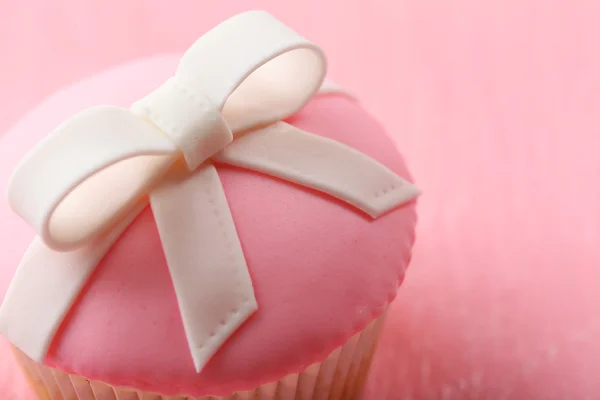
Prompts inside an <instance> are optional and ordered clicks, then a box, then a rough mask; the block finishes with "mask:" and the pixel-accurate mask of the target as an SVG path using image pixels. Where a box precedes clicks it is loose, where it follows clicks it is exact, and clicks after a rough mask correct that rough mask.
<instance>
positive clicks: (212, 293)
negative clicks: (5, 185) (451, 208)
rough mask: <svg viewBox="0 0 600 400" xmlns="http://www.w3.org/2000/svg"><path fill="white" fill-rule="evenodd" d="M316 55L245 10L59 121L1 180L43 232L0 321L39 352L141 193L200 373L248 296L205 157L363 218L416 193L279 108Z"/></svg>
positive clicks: (296, 99) (306, 86)
mask: <svg viewBox="0 0 600 400" xmlns="http://www.w3.org/2000/svg"><path fill="white" fill-rule="evenodd" d="M325 66H326V62H325V57H324V54H323V52H322V50H321V49H320V48H318V47H317V46H315V45H314V44H312V43H310V42H309V41H307V40H306V39H304V38H302V37H301V36H299V35H298V34H296V33H295V32H294V31H292V30H291V29H289V28H288V27H286V26H285V25H283V24H282V23H281V22H279V21H277V20H276V19H275V18H273V17H272V16H270V15H269V14H267V13H264V12H257V11H255V12H247V13H244V14H241V15H238V16H236V17H234V18H231V19H230V20H228V21H225V22H223V23H222V24H220V25H218V26H217V27H216V28H214V29H213V30H211V31H209V32H207V33H206V34H205V35H204V36H203V37H201V38H200V39H198V41H197V42H196V43H195V44H194V45H193V46H192V47H191V48H190V49H189V50H188V51H187V52H186V53H185V54H184V56H183V58H182V60H181V63H180V65H179V67H178V69H177V71H176V72H175V75H174V76H173V77H172V78H170V79H169V80H167V82H166V83H165V84H164V85H162V86H161V87H159V88H158V89H157V90H155V91H154V92H152V93H151V94H149V95H148V96H147V97H145V98H143V99H142V100H140V101H139V102H137V103H135V104H134V105H133V106H132V107H131V109H125V108H119V107H113V106H103V107H95V108H91V109H88V110H85V111H83V112H81V113H79V114H77V115H75V116H73V117H72V118H71V119H69V120H67V121H66V122H65V123H63V124H62V125H61V126H59V127H58V128H57V129H56V130H55V131H54V132H53V133H52V134H51V135H50V136H48V137H47V138H46V139H45V140H44V141H43V142H41V143H40V144H39V145H38V146H37V147H36V148H35V149H34V150H33V151H32V152H31V153H30V154H29V155H28V156H27V157H26V158H25V159H24V160H23V161H22V163H21V164H20V165H19V166H18V168H17V169H16V171H15V172H14V175H13V176H12V179H11V181H10V184H9V189H8V200H9V204H10V205H11V207H12V208H13V210H14V211H15V212H16V213H17V214H19V215H20V216H21V217H22V218H23V219H24V220H25V221H27V222H28V223H29V224H31V226H33V228H34V229H35V230H36V232H37V233H38V235H39V236H38V237H36V238H35V239H34V241H33V243H32V244H31V246H30V247H29V249H28V250H27V253H26V254H25V256H24V257H23V259H22V261H21V264H20V265H19V267H18V269H17V272H16V274H15V277H14V279H13V282H12V283H11V286H10V288H9V290H8V293H7V295H6V297H5V300H4V302H3V304H2V306H0V332H1V333H3V334H4V335H5V336H6V337H7V338H8V339H9V340H10V341H12V343H13V344H14V345H15V346H17V347H19V348H20V349H21V350H22V351H23V352H24V353H25V354H27V355H28V356H30V357H31V358H33V359H34V360H37V361H39V362H42V361H43V360H44V358H45V357H46V354H47V352H48V348H49V346H50V343H51V342H52V340H53V338H54V335H55V333H56V331H57V330H58V328H59V326H60V324H61V323H62V321H63V320H64V318H65V317H66V315H67V313H68V312H69V310H70V308H71V307H72V305H73V303H74V302H75V300H76V298H77V296H78V295H79V293H80V291H81V290H82V288H83V287H84V285H85V283H86V282H87V280H88V279H89V277H90V276H91V274H92V272H93V271H94V269H95V268H96V266H97V265H98V263H99V262H100V260H101V259H102V258H103V257H104V255H105V254H106V252H107V251H108V250H109V249H110V248H111V246H112V245H113V244H114V243H115V242H116V241H117V240H118V239H119V237H120V235H121V234H122V232H123V231H124V230H125V229H126V228H127V226H128V225H129V224H130V223H132V221H133V220H134V219H135V217H136V216H137V215H138V214H139V213H140V212H141V210H143V209H144V208H145V207H146V206H147V205H148V203H149V204H150V207H151V208H152V212H153V215H154V219H155V221H156V225H157V228H158V232H159V235H160V239H161V244H162V247H163V251H164V254H165V258H166V261H167V266H168V268H169V272H170V274H171V278H172V282H173V286H174V290H175V294H176V297H177V301H178V304H179V309H180V313H181V317H182V321H183V325H184V330H185V333H186V337H187V339H188V344H189V347H190V354H191V358H192V360H193V362H194V365H195V367H196V369H197V371H200V370H201V369H202V368H203V367H204V365H205V364H206V363H207V362H208V360H209V359H210V358H211V357H212V355H213V354H214V353H215V352H216V351H217V350H218V349H219V348H220V346H221V345H222V344H223V343H224V342H225V340H227V338H228V337H229V336H230V335H231V334H232V333H233V332H234V331H235V330H236V329H238V327H239V326H240V325H241V324H242V323H244V321H246V320H247V319H248V318H249V317H250V316H251V315H252V314H253V313H254V311H256V309H257V307H258V304H257V302H256V298H255V296H254V288H253V282H252V281H251V278H250V274H249V271H248V265H247V264H246V260H245V258H244V254H243V251H242V246H241V243H240V238H239V237H238V234H237V232H236V228H235V223H234V221H233V217H232V216H231V212H230V210H229V206H228V203H227V198H226V197H225V193H224V192H223V188H222V186H221V182H220V179H219V175H218V173H217V170H216V168H215V167H214V165H213V163H212V161H218V162H220V163H227V164H231V165H235V166H238V167H241V168H246V169H250V170H254V171H258V172H261V173H264V174H267V175H271V176H274V177H278V178H281V179H284V180H287V181H289V182H293V183H295V184H298V185H302V186H305V187H308V188H312V189H314V190H318V191H321V192H323V193H326V194H329V195H330V196H332V197H336V198H338V199H341V200H343V201H346V202H347V203H349V204H350V205H352V206H354V207H355V208H357V209H359V210H362V211H363V212H365V213H366V214H368V215H370V216H371V217H373V218H377V217H379V216H380V215H382V214H384V213H385V212H387V211H389V210H391V209H392V208H394V207H397V206H398V205H400V204H402V203H404V202H406V201H409V200H411V199H412V198H414V197H415V196H416V195H417V194H418V191H417V190H416V189H415V188H414V186H412V185H411V184H410V183H408V182H406V181H405V180H403V179H402V178H400V177H399V176H397V175H396V174H395V173H394V172H392V171H390V170H389V169H388V168H386V167H385V166H383V165H381V164H379V163H378V162H376V161H375V160H373V159H371V158H369V157H368V156H366V155H364V154H362V153H360V152H358V151H356V150H354V149H351V148H349V147H347V146H345V145H343V144H341V143H338V142H335V141H333V140H330V139H326V138H323V137H320V136H317V135H314V134H311V133H309V132H305V131H302V130H300V129H297V128H295V127H293V126H291V125H288V124H286V123H284V122H282V121H281V120H282V119H285V118H287V117H289V116H291V115H293V114H294V113H296V112H297V111H298V110H299V109H301V108H302V107H303V106H304V105H305V104H306V103H307V102H308V101H309V100H310V99H311V98H312V97H313V96H314V95H315V94H316V93H317V92H318V91H319V88H320V87H321V85H322V83H323V79H324V76H325ZM325 87H326V89H325V90H326V91H331V90H334V91H335V89H334V86H331V85H329V84H328V85H325ZM242 132H243V135H242V134H241V133H242ZM181 160H184V161H185V163H186V164H187V169H186V170H182V169H181V168H178V165H179V161H181ZM255 284H258V285H259V284H260V282H258V283H255ZM22 310H28V312H27V313H26V314H23V313H22V312H21V311H22Z"/></svg>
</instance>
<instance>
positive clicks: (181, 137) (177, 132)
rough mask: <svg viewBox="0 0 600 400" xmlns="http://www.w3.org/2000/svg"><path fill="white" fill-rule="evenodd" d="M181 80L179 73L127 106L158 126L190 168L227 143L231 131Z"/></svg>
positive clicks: (215, 108)
mask: <svg viewBox="0 0 600 400" xmlns="http://www.w3.org/2000/svg"><path fill="white" fill-rule="evenodd" d="M182 82H185V78H183V77H181V76H176V77H173V78H170V79H169V80H167V82H165V83H164V84H163V85H162V86H161V87H160V88H158V89H157V90H156V91H154V92H152V93H151V94H150V95H148V96H146V97H145V98H143V99H142V100H140V101H138V102H136V103H134V104H133V106H132V107H131V109H132V111H133V112H134V113H136V114H138V115H140V116H142V117H144V118H146V119H148V120H149V121H151V122H152V123H153V124H154V125H156V127H158V128H159V129H161V130H162V131H163V132H164V133H165V134H166V135H167V136H168V137H169V138H170V139H171V140H172V141H173V143H174V144H175V145H176V146H177V147H178V148H179V149H180V150H181V151H182V153H183V157H184V159H185V162H186V163H187V165H188V168H189V169H190V171H193V170H195V169H196V168H198V166H199V165H200V164H202V163H203V162H205V161H206V160H207V159H209V158H210V157H212V156H214V155H215V154H217V153H218V152H219V151H221V150H223V149H224V148H225V146H227V145H228V144H229V143H231V142H232V140H233V134H232V132H231V129H229V126H228V125H227V122H226V121H225V119H224V118H223V116H222V115H221V110H220V109H219V108H218V106H217V105H215V104H213V102H212V101H211V100H210V99H209V98H208V97H207V96H205V95H203V94H202V93H201V92H196V93H195V92H192V91H190V90H189V89H187V87H190V86H192V85H185V84H184V83H182Z"/></svg>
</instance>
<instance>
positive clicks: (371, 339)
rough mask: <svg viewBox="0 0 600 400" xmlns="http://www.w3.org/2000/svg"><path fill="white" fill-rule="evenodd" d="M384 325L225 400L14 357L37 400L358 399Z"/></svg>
mask: <svg viewBox="0 0 600 400" xmlns="http://www.w3.org/2000/svg"><path fill="white" fill-rule="evenodd" d="M384 319H385V314H384V315H382V316H381V317H379V318H377V319H375V320H374V321H373V322H371V324H369V326H367V328H365V329H364V330H363V331H362V332H359V333H358V334H356V335H354V336H353V337H352V338H351V339H350V340H349V341H348V342H347V343H346V344H345V345H343V346H342V347H340V348H338V349H336V350H335V351H333V352H332V353H331V354H330V355H329V357H328V358H327V359H326V360H325V361H323V362H320V363H316V364H313V365H311V366H310V367H308V368H307V369H305V370H304V371H302V372H300V373H298V374H291V375H288V376H286V377H285V378H283V379H281V380H280V381H278V382H272V383H267V384H264V385H261V386H260V387H258V388H256V389H253V390H249V391H244V392H236V393H233V394H231V395H230V396H224V397H219V396H203V397H194V396H186V395H176V396H164V395H160V394H156V393H149V392H141V391H138V390H135V389H129V388H120V387H113V386H110V385H108V384H105V383H103V382H100V381H90V380H88V379H85V378H83V377H81V376H78V375H70V374H67V373H64V372H62V371H59V370H57V369H54V368H49V367H46V366H43V365H40V364H38V363H36V362H35V361H32V360H31V359H30V358H29V357H27V356H26V355H24V354H23V353H21V352H20V351H19V350H17V349H15V354H16V356H17V360H18V361H19V363H20V365H21V367H22V368H23V371H24V373H25V374H26V375H27V377H28V379H29V382H30V383H31V385H32V387H33V389H34V390H35V392H36V393H37V395H38V397H39V398H40V400H348V399H355V398H357V397H358V395H359V394H360V391H361V389H362V387H363V384H364V382H365V380H366V378H367V374H368V371H369V367H370V365H371V360H372V357H373V353H374V352H375V348H376V345H377V342H378V340H379V334H380V331H381V328H382V325H383V322H384Z"/></svg>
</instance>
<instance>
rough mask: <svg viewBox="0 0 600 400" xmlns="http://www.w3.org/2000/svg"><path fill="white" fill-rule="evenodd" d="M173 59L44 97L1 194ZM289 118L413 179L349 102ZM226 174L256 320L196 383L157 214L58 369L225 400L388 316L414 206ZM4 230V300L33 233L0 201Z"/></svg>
mask: <svg viewBox="0 0 600 400" xmlns="http://www.w3.org/2000/svg"><path fill="white" fill-rule="evenodd" d="M177 60H178V57H174V56H162V57H154V58H151V59H145V60H141V61H138V62H134V63H130V64H127V65H124V66H121V67H118V68H115V69H112V70H109V71H107V72H104V73H102V74H99V75H96V76H94V77H92V78H90V79H88V80H85V81H83V82H80V83H78V84H76V85H74V86H71V87H69V88H67V89H65V90H63V91H60V92H58V93H57V94H55V95H54V96H52V97H51V98H49V99H48V100H46V101H45V102H44V103H43V104H42V105H41V106H40V107H38V108H37V109H36V110H35V111H33V112H32V113H30V114H29V115H28V116H27V117H26V118H25V119H23V120H22V121H21V122H20V123H19V124H18V125H17V126H16V127H15V128H14V129H13V130H11V131H10V132H8V133H7V134H6V135H5V136H4V137H3V138H2V140H1V141H0V187H6V185H7V181H8V178H9V176H10V174H11V173H12V171H13V170H14V167H15V166H16V164H17V162H18V161H19V160H20V159H21V158H22V157H23V156H24V155H25V153H26V152H27V151H28V150H29V149H31V147H32V146H33V145H34V144H35V143H36V142H38V141H39V140H40V139H41V138H42V137H44V136H45V135H46V134H47V133H48V132H49V131H51V130H52V129H53V128H54V127H55V126H57V125H58V124H59V123H60V122H61V121H63V120H64V119H66V118H67V117H69V116H70V115H72V114H73V113H75V112H77V111H80V110H82V109H85V108H87V107H90V106H92V105H97V104H115V105H122V106H127V105H129V104H130V103H131V102H132V101H134V100H136V99H138V98H141V97H142V96H143V95H144V94H146V93H148V92H149V91H151V90H152V89H154V88H155V87H157V86H158V85H159V84H160V83H162V82H163V81H164V80H165V79H166V78H168V77H169V76H170V75H171V74H172V71H174V69H175V65H176V63H177ZM289 122H291V123H293V124H294V125H296V126H297V127H299V128H302V129H305V130H307V131H310V132H313V133H315V134H319V135H322V136H326V137H329V138H332V139H335V140H338V141H340V142H343V143H346V144H348V145H350V146H351V147H353V148H355V149H357V150H360V151H362V152H364V153H365V154H367V155H369V156H371V157H373V158H375V159H376V160H378V161H379V162H381V163H383V164H385V165H387V166H388V167H389V168H391V169H392V170H394V171H395V172H396V173H398V174H399V175H400V176H402V177H404V178H406V179H409V180H410V175H409V173H408V170H407V168H406V165H405V163H404V161H403V159H402V157H401V156H400V154H399V153H398V151H397V150H396V148H395V147H394V144H393V143H392V141H391V140H390V139H389V138H388V136H386V134H385V133H384V131H383V130H382V128H381V127H380V126H379V125H378V124H377V123H376V122H375V121H374V120H373V119H372V118H371V117H370V116H369V115H368V114H367V113H366V112H365V111H364V110H363V109H362V108H361V107H360V105H359V104H358V103H356V102H355V101H353V100H350V99H348V98H346V97H343V96H331V95H322V96H319V97H318V98H316V99H314V100H313V101H312V102H311V103H310V104H309V105H308V106H307V107H306V108H305V109H304V110H303V111H301V112H300V113H299V114H297V115H296V116H295V117H293V118H292V119H291V120H290V121H289ZM218 171H219V174H220V176H221V179H222V182H223V186H224V189H225V193H226V195H227V198H228V200H229V204H230V207H231V211H232V214H233V217H234V220H235V224H236V227H237V230H238V232H239V235H240V238H241V241H242V245H243V249H244V252H245V256H246V259H247V262H248V265H249V268H250V273H251V275H252V279H253V282H254V287H255V291H256V296H257V300H258V303H259V311H258V312H257V313H256V314H255V315H254V316H253V317H251V319H250V320H249V321H248V322H247V323H246V324H245V325H243V326H242V328H241V329H240V330H238V331H237V332H236V333H235V334H234V336H233V337H232V338H231V339H230V340H229V341H228V342H227V343H226V344H225V345H224V346H223V348H222V349H221V350H220V351H219V352H218V353H217V354H216V355H215V357H214V358H213V359H212V360H211V361H210V362H209V364H208V365H207V366H206V368H205V369H204V371H203V372H202V373H201V374H197V373H196V372H195V369H194V366H193V364H192V359H191V356H190V353H189V349H188V347H187V341H186V338H185V335H184V331H183V327H182V323H181V318H180V316H179V312H178V307H177V303H176V299H175V294H174V292H173V288H172V285H171V282H170V278H169V274H168V270H167V267H166V263H165V260H164V256H163V254H162V251H161V246H160V242H159V238H158V233H157V230H156V227H155V223H154V220H153V216H152V213H151V211H150V210H149V209H147V210H146V211H144V212H143V213H142V214H141V215H140V217H138V219H137V220H136V221H135V222H134V223H133V224H132V225H131V226H130V227H129V229H128V230H127V231H126V232H125V234H124V235H123V236H122V237H121V239H120V240H119V241H118V242H117V244H116V245H115V246H114V247H113V248H112V250H111V251H110V252H109V253H108V255H107V256H106V257H105V259H104V260H103V261H102V263H101V264H100V265H99V267H98V269H97V271H96V273H95V274H94V275H93V277H92V279H91V281H90V283H89V285H88V286H87V287H86V288H85V289H84V291H83V292H82V295H81V296H80V298H79V300H78V302H77V304H76V305H75V307H74V308H73V309H72V311H71V313H70V314H69V316H68V317H67V319H66V320H65V322H64V323H63V325H62V327H61V329H60V331H59V332H58V334H57V335H56V338H55V340H54V343H53V345H52V347H51V350H50V353H49V355H48V358H47V361H46V363H47V364H48V365H51V366H55V367H58V368H61V369H63V370H65V371H67V372H72V373H77V374H81V375H83V376H86V377H88V378H90V379H99V380H102V381H105V382H108V383H111V384H113V385H124V386H132V387H136V388H138V389H141V390H148V391H155V392H160V393H164V394H176V393H185V394H189V395H194V396H201V395H205V394H214V395H222V394H227V393H230V392H232V391H234V390H243V389H250V388H253V387H256V386H258V385H260V384H261V383H264V382H267V381H273V380H277V379H280V378H281V377H283V376H284V375H286V374H288V373H291V372H297V371H299V370H301V369H303V368H304V367H306V366H308V365H309V364H311V363H313V362H316V361H320V360H322V359H324V358H325V357H326V356H327V355H328V354H329V353H330V352H331V351H332V350H334V349H335V348H336V347H338V346H340V345H342V344H343V343H344V342H345V341H346V340H347V339H348V338H349V337H350V336H352V335H353V334H354V333H356V332H357V331H360V330H361V329H363V328H364V327H365V326H366V325H367V324H368V323H369V322H370V321H371V320H372V319H373V318H374V317H376V316H378V315H380V314H381V313H382V312H383V311H384V310H385V308H386V307H387V305H388V304H389V302H390V301H391V300H392V299H393V298H394V297H395V295H396V291H397V289H398V285H399V283H400V282H401V281H402V278H403V276H404V271H405V268H406V266H407V264H408V262H409V259H410V256H411V247H412V244H413V240H414V228H415V222H416V213H415V206H414V202H413V203H410V204H407V205H405V206H402V207H400V208H398V209H396V210H394V211H392V212H390V213H388V214H387V215H385V216H383V217H380V218H379V219H377V220H371V219H370V218H369V217H367V216H365V215H363V214H362V213H360V212H358V211H356V210H354V209H353V208H351V207H349V206H347V205H345V204H343V203H341V202H340V201H337V200H334V199H332V198H331V197H329V196H326V195H322V194H320V193H317V192H315V191H312V190H309V189H306V188H303V187H299V186H296V185H294V184H291V183H288V182H284V181H280V180H278V179H274V178H272V177H268V176H265V175H262V174H260V173H255V172H251V171H248V170H242V169H238V168H234V167H229V166H218ZM106 195H107V196H110V193H106ZM0 221H2V225H1V227H0V254H1V255H2V258H1V260H2V264H1V268H0V296H2V297H3V296H4V293H5V292H6V289H7V287H8V285H9V283H10V280H11V278H12V276H13V274H14V271H15V269H16V267H17V265H18V263H19V260H20V258H21V256H22V255H23V253H24V251H25V249H26V248H27V246H28V245H29V243H30V242H31V240H32V238H33V235H34V233H33V230H32V229H31V228H30V227H29V226H27V225H26V224H25V223H24V222H23V221H21V220H20V219H19V218H18V217H16V216H15V215H13V213H12V212H11V211H10V210H9V208H8V205H7V203H6V200H5V199H4V198H2V200H1V201H0ZM31 295H32V296H35V293H32V294H31Z"/></svg>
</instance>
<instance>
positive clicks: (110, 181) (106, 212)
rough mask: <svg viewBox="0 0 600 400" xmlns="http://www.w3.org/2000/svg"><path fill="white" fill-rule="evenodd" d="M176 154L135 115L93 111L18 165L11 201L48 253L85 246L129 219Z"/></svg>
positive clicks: (62, 129)
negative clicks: (123, 220)
mask: <svg viewBox="0 0 600 400" xmlns="http://www.w3.org/2000/svg"><path fill="white" fill-rule="evenodd" d="M114 143H119V145H118V146H114V145H113V144H114ZM176 152H177V148H176V147H175V146H174V144H173V143H172V142H171V141H170V140H169V138H167V137H166V136H165V135H164V134H162V133H161V132H160V131H159V130H158V129H156V128H155V127H154V126H152V125H151V124H149V123H148V122H146V121H144V120H143V119H141V118H138V117H136V116H135V115H134V114H132V113H131V111H129V110H127V109H124V108H120V107H112V106H103V107H94V108H91V109H89V110H86V111H83V112H81V113H79V114H77V115H75V116H74V117H72V118H71V119H69V120H68V121H67V122H65V123H63V124H62V125H61V126H59V127H58V128H57V129H56V130H55V131H54V132H53V133H52V134H51V135H50V136H48V137H47V138H46V140H44V141H42V142H41V143H40V144H39V145H38V146H37V147H36V148H35V149H34V150H33V151H32V152H31V153H30V154H29V155H28V156H27V157H26V158H25V159H24V160H23V161H22V162H21V164H20V165H19V166H18V167H17V169H16V170H15V172H14V174H13V176H12V177H11V180H10V182H9V185H8V202H9V204H10V205H11V207H12V209H13V211H15V213H17V214H18V215H20V216H21V217H22V218H23V219H24V220H25V221H27V222H28V223H29V224H30V225H31V226H32V227H33V228H34V229H35V230H36V231H37V232H38V234H39V236H40V237H41V239H42V240H43V241H44V243H46V245H47V246H49V247H50V248H53V249H55V250H58V251H69V250H73V249H76V248H80V247H82V246H84V245H86V244H88V243H90V242H92V241H94V240H95V239H96V238H97V237H98V236H100V235H102V234H103V233H105V232H106V231H107V230H108V229H110V227H112V226H113V225H114V224H115V223H117V222H118V221H120V220H121V219H122V218H123V217H124V216H125V215H127V214H128V213H129V212H130V210H131V208H132V207H134V206H135V204H136V203H137V202H138V201H139V200H140V197H141V196H142V195H143V194H144V193H145V192H146V191H147V190H148V188H149V187H150V186H151V185H152V183H153V182H154V180H155V179H156V178H158V177H159V176H161V175H162V174H164V172H166V169H167V168H168V165H169V162H172V161H170V160H172V159H173V158H174V156H173V154H175V153H176Z"/></svg>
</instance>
